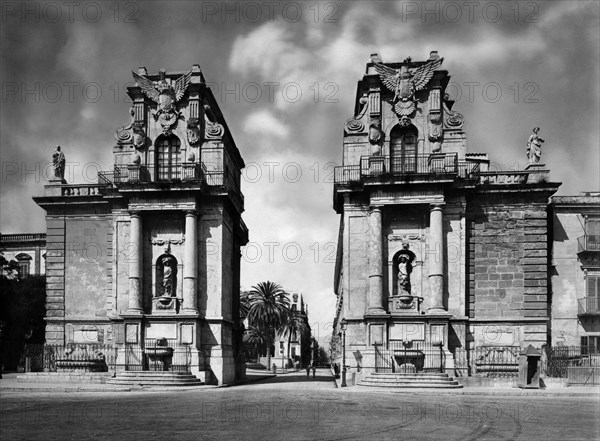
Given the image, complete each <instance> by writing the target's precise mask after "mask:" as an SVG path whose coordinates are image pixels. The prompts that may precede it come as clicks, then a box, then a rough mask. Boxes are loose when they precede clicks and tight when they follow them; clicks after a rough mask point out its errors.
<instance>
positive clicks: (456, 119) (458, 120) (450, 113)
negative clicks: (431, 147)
mask: <svg viewBox="0 0 600 441" xmlns="http://www.w3.org/2000/svg"><path fill="white" fill-rule="evenodd" d="M464 122H465V118H464V116H462V115H461V114H460V113H458V112H456V111H454V110H450V109H448V107H447V106H446V104H445V103H444V128H446V129H462V127H463V124H464Z"/></svg>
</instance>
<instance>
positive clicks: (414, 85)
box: [373, 57, 444, 117]
mask: <svg viewBox="0 0 600 441" xmlns="http://www.w3.org/2000/svg"><path fill="white" fill-rule="evenodd" d="M443 61H444V59H443V58H438V59H437V60H431V61H429V62H428V63H426V64H424V65H422V66H420V67H418V68H416V69H412V70H411V69H409V68H408V66H407V65H404V66H402V67H400V69H394V68H391V67H388V66H386V65H385V64H381V63H373V65H374V66H375V70H376V71H377V73H378V74H379V78H381V82H382V83H383V84H384V85H385V87H386V88H387V89H388V90H390V91H391V92H394V99H393V104H394V112H395V113H396V115H398V116H399V117H402V116H410V115H412V114H413V113H414V111H415V109H416V103H415V93H416V92H418V91H419V90H423V89H424V88H425V87H426V86H427V84H429V81H430V80H431V77H432V76H433V73H434V72H435V71H436V70H437V69H439V67H440V66H441V65H442V62H443ZM410 62H411V59H410V57H409V58H407V59H406V60H404V63H406V64H409V63H410Z"/></svg>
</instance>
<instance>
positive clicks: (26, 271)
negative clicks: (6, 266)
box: [19, 262, 29, 277]
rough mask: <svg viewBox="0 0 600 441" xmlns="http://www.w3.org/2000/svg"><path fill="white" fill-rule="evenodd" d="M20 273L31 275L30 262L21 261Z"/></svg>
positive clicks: (24, 275)
mask: <svg viewBox="0 0 600 441" xmlns="http://www.w3.org/2000/svg"><path fill="white" fill-rule="evenodd" d="M19 274H20V275H21V277H27V276H28V275H29V262H19Z"/></svg>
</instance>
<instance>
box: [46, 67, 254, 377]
mask: <svg viewBox="0 0 600 441" xmlns="http://www.w3.org/2000/svg"><path fill="white" fill-rule="evenodd" d="M134 79H135V81H136V83H135V85H133V86H130V87H128V88H127V93H128V95H129V97H130V98H131V100H132V102H133V104H132V107H131V109H130V120H129V122H128V123H127V124H126V125H124V126H123V127H121V128H120V129H118V130H117V131H116V143H115V144H114V146H113V149H112V150H113V156H114V166H113V168H112V169H111V170H109V171H106V172H100V173H99V174H98V183H97V184H72V183H67V182H66V181H65V180H64V156H65V155H67V156H68V154H69V152H61V151H60V148H57V149H56V152H55V154H54V167H55V179H53V180H51V181H50V183H49V184H48V185H46V186H45V190H44V194H43V196H38V197H35V198H34V200H35V201H36V202H37V203H38V204H39V205H40V206H41V207H42V208H43V209H44V210H46V213H47V215H46V224H47V232H46V234H47V240H46V242H47V263H46V277H47V314H46V315H47V316H46V321H47V326H46V343H47V344H55V345H68V344H74V343H77V344H85V343H89V344H111V345H115V346H117V347H118V359H117V362H116V369H117V370H119V369H121V370H144V369H147V368H148V366H149V360H148V354H158V353H159V352H160V351H161V350H158V349H152V350H150V349H148V348H150V347H153V346H156V345H166V346H167V347H168V348H170V349H165V350H164V351H163V352H162V353H165V354H167V353H168V351H171V353H173V352H172V351H175V352H174V353H175V354H180V355H181V360H180V364H182V365H183V367H184V368H186V369H189V370H190V371H191V372H192V373H194V374H195V375H196V376H198V377H200V378H201V379H203V380H205V381H206V382H208V383H218V384H223V383H231V382H233V381H234V380H235V378H236V376H239V374H240V372H241V371H240V364H241V361H240V360H242V359H243V357H239V350H240V346H241V337H242V336H241V329H240V325H239V286H240V285H239V275H240V247H241V246H243V245H244V244H245V243H246V242H247V236H248V231H247V228H246V226H245V225H244V222H243V220H242V218H241V213H242V212H243V210H244V199H243V195H242V193H241V190H240V176H241V169H242V168H243V167H244V161H243V159H242V157H241V155H240V152H239V151H238V149H237V147H236V144H235V142H234V140H233V138H232V136H231V133H230V131H229V129H228V127H227V124H226V122H225V120H224V118H223V115H222V113H221V111H220V109H219V106H218V104H217V102H216V100H215V98H214V96H213V94H212V92H211V91H210V89H209V88H208V87H206V83H205V79H204V76H203V74H202V72H201V70H200V67H199V66H198V65H194V66H193V67H192V69H191V70H190V71H189V72H187V73H182V72H169V73H167V72H164V71H161V72H159V73H158V74H154V75H150V74H148V72H147V71H146V69H145V68H140V69H139V70H138V72H137V74H135V73H134ZM150 351H153V352H150ZM157 358H158V356H156V357H154V359H153V360H150V361H154V362H156V359H157ZM163 361H164V360H163ZM165 363H166V362H165ZM165 366H167V365H165ZM165 369H166V367H165Z"/></svg>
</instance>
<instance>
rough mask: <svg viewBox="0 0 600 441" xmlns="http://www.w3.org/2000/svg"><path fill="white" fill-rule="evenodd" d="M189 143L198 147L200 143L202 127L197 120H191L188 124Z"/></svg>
mask: <svg viewBox="0 0 600 441" xmlns="http://www.w3.org/2000/svg"><path fill="white" fill-rule="evenodd" d="M187 137H188V143H189V144H190V145H191V146H197V145H198V144H199V143H200V138H201V135H200V127H199V125H198V121H197V120H190V121H188V124H187Z"/></svg>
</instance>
